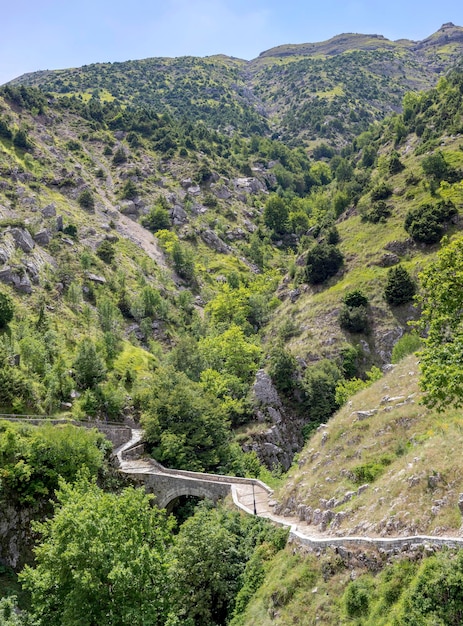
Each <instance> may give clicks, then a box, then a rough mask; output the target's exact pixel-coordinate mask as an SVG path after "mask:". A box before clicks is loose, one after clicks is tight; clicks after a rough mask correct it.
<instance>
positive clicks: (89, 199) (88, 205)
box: [77, 189, 95, 209]
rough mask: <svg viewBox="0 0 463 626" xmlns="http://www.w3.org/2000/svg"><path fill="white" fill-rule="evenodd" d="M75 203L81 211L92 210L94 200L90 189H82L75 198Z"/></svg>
mask: <svg viewBox="0 0 463 626" xmlns="http://www.w3.org/2000/svg"><path fill="white" fill-rule="evenodd" d="M77 202H78V203H79V206H80V207H82V208H83V209H94V208H95V200H94V198H93V194H92V192H91V191H90V189H84V190H83V191H82V193H81V194H80V195H79V197H78V198H77Z"/></svg>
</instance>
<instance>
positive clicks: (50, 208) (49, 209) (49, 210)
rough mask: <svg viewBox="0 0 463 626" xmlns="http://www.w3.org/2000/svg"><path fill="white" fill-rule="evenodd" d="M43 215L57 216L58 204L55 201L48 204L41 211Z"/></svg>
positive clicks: (47, 216) (48, 216)
mask: <svg viewBox="0 0 463 626" xmlns="http://www.w3.org/2000/svg"><path fill="white" fill-rule="evenodd" d="M41 213H42V215H43V217H46V218H50V217H55V216H56V205H55V204H54V203H51V204H47V206H46V207H43V209H42V211H41Z"/></svg>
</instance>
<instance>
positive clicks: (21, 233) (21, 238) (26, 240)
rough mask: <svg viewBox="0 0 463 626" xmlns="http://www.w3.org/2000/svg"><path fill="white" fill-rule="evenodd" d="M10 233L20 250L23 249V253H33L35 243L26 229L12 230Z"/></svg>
mask: <svg viewBox="0 0 463 626" xmlns="http://www.w3.org/2000/svg"><path fill="white" fill-rule="evenodd" d="M10 233H11V235H12V237H13V239H14V240H15V243H16V246H17V247H18V248H21V250H22V251H23V252H32V250H33V249H34V247H35V243H34V240H33V239H32V237H31V234H30V232H29V231H28V230H26V229H25V228H12V229H11V230H10Z"/></svg>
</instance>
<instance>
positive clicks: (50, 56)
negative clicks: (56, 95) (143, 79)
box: [0, 0, 463, 84]
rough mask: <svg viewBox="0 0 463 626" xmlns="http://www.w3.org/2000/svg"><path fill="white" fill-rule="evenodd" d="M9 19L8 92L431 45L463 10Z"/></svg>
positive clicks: (35, 4)
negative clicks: (327, 47)
mask: <svg viewBox="0 0 463 626" xmlns="http://www.w3.org/2000/svg"><path fill="white" fill-rule="evenodd" d="M2 4H3V6H2V8H1V11H0V24H1V26H2V28H1V35H0V84H3V83H5V82H7V81H9V80H12V79H13V78H15V77H17V76H20V75H21V74H24V73H26V72H34V71H37V70H47V69H49V70H52V69H61V68H67V67H79V66H81V65H86V64H90V63H98V62H108V61H112V62H114V61H127V60H129V59H144V58H147V57H156V56H166V57H176V56H184V55H191V56H208V55H213V54H227V55H229V56H234V57H239V58H242V59H253V58H255V57H257V56H258V55H259V53H260V52H263V51H264V50H268V49H269V48H272V47H274V46H278V45H282V44H288V43H307V42H315V41H323V40H325V39H329V38H330V37H333V36H334V35H338V34H340V33H346V32H355V33H367V34H372V33H374V34H380V35H384V36H385V37H387V38H388V39H393V40H394V39H402V38H406V39H413V40H419V39H424V38H425V37H427V36H428V35H430V34H432V33H433V32H435V31H436V30H437V29H438V28H440V26H441V25H442V24H443V23H446V22H453V23H454V24H457V25H459V26H463V2H462V0H439V1H438V2H436V0H306V1H304V0H162V1H161V0H124V1H122V0H78V1H77V0H16V1H13V2H5V3H2Z"/></svg>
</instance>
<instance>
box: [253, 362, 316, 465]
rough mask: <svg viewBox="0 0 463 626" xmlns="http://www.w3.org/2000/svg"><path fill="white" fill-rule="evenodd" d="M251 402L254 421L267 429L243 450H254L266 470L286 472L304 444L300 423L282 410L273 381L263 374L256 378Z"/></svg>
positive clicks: (301, 422)
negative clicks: (276, 469)
mask: <svg viewBox="0 0 463 626" xmlns="http://www.w3.org/2000/svg"><path fill="white" fill-rule="evenodd" d="M251 400H252V403H253V405H254V416H255V419H256V421H258V422H260V423H262V424H268V428H266V429H265V430H263V431H257V432H255V433H253V434H252V435H251V437H252V441H251V442H250V443H249V444H247V445H245V450H248V451H250V450H254V451H255V452H256V454H257V456H258V457H259V459H260V460H261V462H262V463H264V464H265V465H266V466H267V467H269V468H277V467H282V468H283V469H284V470H285V471H286V470H287V469H289V467H290V465H291V463H292V461H293V458H294V455H295V453H296V452H298V451H299V450H300V449H301V447H302V445H303V443H304V438H303V435H302V426H303V420H302V419H301V418H300V417H297V416H295V415H294V414H292V413H291V411H289V410H288V409H287V408H286V407H285V406H284V404H283V402H282V401H281V398H280V396H279V394H278V391H277V389H276V388H275V385H274V384H273V382H272V379H271V378H270V376H269V375H268V374H267V372H265V371H264V370H259V371H258V372H257V374H256V379H255V382H254V385H253V388H252V393H251Z"/></svg>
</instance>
